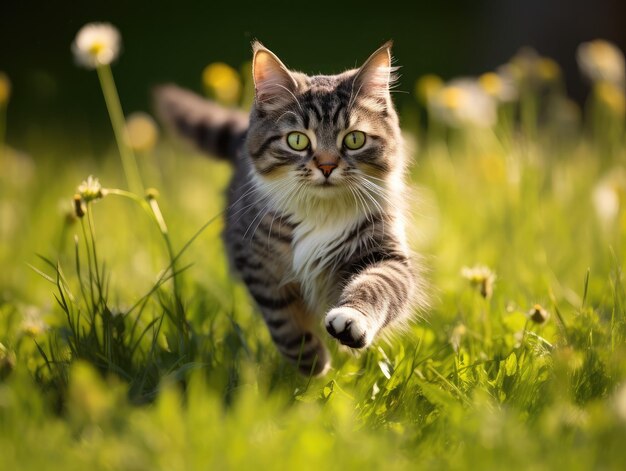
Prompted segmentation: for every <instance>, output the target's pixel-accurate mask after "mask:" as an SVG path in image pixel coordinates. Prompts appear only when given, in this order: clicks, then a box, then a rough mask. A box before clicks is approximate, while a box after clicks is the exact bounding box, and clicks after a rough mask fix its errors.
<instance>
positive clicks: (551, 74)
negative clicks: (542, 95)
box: [536, 57, 561, 82]
mask: <svg viewBox="0 0 626 471" xmlns="http://www.w3.org/2000/svg"><path fill="white" fill-rule="evenodd" d="M536 67H537V75H538V77H539V78H540V79H541V80H542V81H544V82H554V81H555V80H557V79H558V78H559V77H560V76H561V68H560V67H559V64H557V63H556V61H555V60H553V59H550V58H549V57H541V58H539V60H538V61H537V64H536Z"/></svg>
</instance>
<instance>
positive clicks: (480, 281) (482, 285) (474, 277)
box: [461, 265, 496, 299]
mask: <svg viewBox="0 0 626 471" xmlns="http://www.w3.org/2000/svg"><path fill="white" fill-rule="evenodd" d="M461 276H463V278H465V279H466V280H468V281H469V282H470V284H471V285H472V286H473V287H475V288H477V289H478V290H479V292H480V294H481V296H482V297H483V298H485V299H489V298H491V296H492V295H493V285H494V283H495V281H496V274H495V273H494V272H493V271H491V269H490V268H488V267H486V266H484V265H476V266H473V267H471V268H470V267H463V268H462V269H461Z"/></svg>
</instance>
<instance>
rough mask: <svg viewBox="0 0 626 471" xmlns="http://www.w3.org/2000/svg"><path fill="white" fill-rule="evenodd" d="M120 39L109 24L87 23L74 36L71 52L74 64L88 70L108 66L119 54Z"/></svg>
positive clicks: (118, 34)
mask: <svg viewBox="0 0 626 471" xmlns="http://www.w3.org/2000/svg"><path fill="white" fill-rule="evenodd" d="M121 43H122V38H121V36H120V32H119V31H118V30H117V28H115V26H113V25H111V24H109V23H89V24H86V25H85V26H83V27H82V28H81V29H80V31H78V33H77V34H76V38H75V39H74V42H73V43H72V52H73V53H74V58H75V59H76V62H77V63H78V64H80V65H82V66H83V67H86V68H88V69H95V68H97V67H99V66H102V65H109V64H111V62H113V61H114V60H115V59H117V56H118V55H119V53H120V47H121Z"/></svg>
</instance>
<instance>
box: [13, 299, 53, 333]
mask: <svg viewBox="0 0 626 471" xmlns="http://www.w3.org/2000/svg"><path fill="white" fill-rule="evenodd" d="M48 329H49V327H48V324H47V323H46V322H45V321H44V320H43V318H42V315H41V311H40V310H39V309H37V308H36V307H34V306H29V307H27V308H26V309H24V312H23V313H22V323H21V324H20V330H21V331H22V332H23V333H25V334H26V335H28V336H30V337H37V336H39V335H41V334H43V333H44V332H45V331H47V330H48Z"/></svg>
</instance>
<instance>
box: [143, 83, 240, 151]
mask: <svg viewBox="0 0 626 471" xmlns="http://www.w3.org/2000/svg"><path fill="white" fill-rule="evenodd" d="M154 102H155V108H156V113H157V115H158V116H159V118H160V119H161V121H162V122H163V123H165V125H166V126H167V127H168V128H170V129H171V130H173V131H174V132H175V133H176V134H178V135H180V136H182V137H183V138H185V139H186V140H188V141H190V142H191V143H193V144H195V146H196V147H198V148H199V149H200V150H202V151H204V152H207V153H208V154H211V155H213V156H215V157H219V158H221V159H226V160H230V161H232V162H234V161H235V158H236V156H237V153H238V151H239V149H240V147H241V146H242V145H243V142H244V140H245V137H246V131H247V129H248V115H247V114H246V113H244V112H242V111H239V110H234V109H228V108H224V107H222V106H220V105H218V104H217V103H214V102H212V101H209V100H206V99H204V98H202V97H201V96H199V95H196V94H195V93H192V92H190V91H188V90H183V89H182V88H180V87H177V86H175V85H161V86H159V87H156V88H155V90H154Z"/></svg>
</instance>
